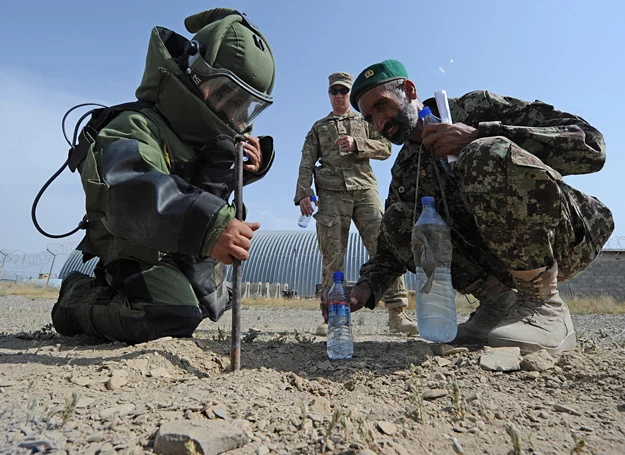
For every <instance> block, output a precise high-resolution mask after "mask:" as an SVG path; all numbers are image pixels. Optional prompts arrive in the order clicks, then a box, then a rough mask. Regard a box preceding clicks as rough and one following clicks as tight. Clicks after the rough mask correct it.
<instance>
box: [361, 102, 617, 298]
mask: <svg viewBox="0 0 625 455" xmlns="http://www.w3.org/2000/svg"><path fill="white" fill-rule="evenodd" d="M424 104H425V105H426V106H429V107H430V108H431V109H432V110H433V111H434V112H437V109H436V103H435V101H434V99H429V100H426V101H425V102H424ZM449 106H450V109H451V114H452V118H453V121H454V122H456V123H464V124H466V125H469V126H472V127H474V128H476V129H477V130H478V134H479V136H478V139H476V140H474V141H473V142H471V143H470V144H469V145H467V146H466V147H465V148H464V149H462V151H461V152H460V154H459V156H458V161H457V162H456V163H455V165H454V176H449V175H447V174H446V173H445V171H444V170H443V168H442V166H441V165H440V163H439V162H438V161H437V160H435V159H433V156H432V153H431V152H430V151H429V150H426V149H425V148H423V149H422V159H421V171H420V179H419V189H418V191H419V199H420V198H421V197H422V196H425V195H431V196H435V197H436V200H437V201H438V210H439V213H441V214H442V215H443V217H445V209H444V205H443V204H442V203H441V202H442V201H441V197H442V195H441V190H440V187H439V184H438V181H437V177H436V169H435V166H437V167H438V173H439V175H440V176H441V180H442V182H443V185H444V190H445V196H446V201H447V205H448V207H449V212H450V218H451V219H450V220H448V222H449V223H450V225H451V228H452V243H453V259H452V280H453V285H454V288H455V289H457V290H463V289H465V288H466V287H467V286H469V285H470V284H472V283H474V282H475V281H477V280H479V279H485V278H486V277H487V275H488V274H492V275H494V276H496V277H497V278H499V280H500V281H502V282H503V283H505V284H507V285H509V286H513V284H512V277H511V275H510V273H509V271H508V270H530V269H537V268H539V267H542V266H545V265H550V264H552V263H553V262H554V261H557V264H558V281H563V280H567V279H569V278H572V277H574V276H575V275H577V274H578V273H580V272H581V271H583V270H584V269H585V268H586V267H587V266H588V265H589V264H590V263H591V262H592V261H593V260H594V259H595V257H596V256H597V254H598V253H599V252H600V251H601V248H602V246H603V245H604V244H605V242H606V241H607V239H608V238H609V236H610V234H611V233H612V230H613V229H614V223H613V220H612V215H611V212H610V210H609V209H608V208H607V207H605V206H604V205H603V204H602V203H601V202H600V201H599V200H597V199H596V198H594V197H592V196H588V195H586V194H584V193H582V192H580V191H578V190H576V189H575V188H572V187H570V186H569V185H567V184H566V183H565V182H564V181H563V179H562V176H566V175H573V174H587V173H592V172H597V171H599V170H600V169H601V168H602V167H603V164H604V162H605V143H604V140H603V137H602V135H601V133H599V132H598V131H597V130H596V129H594V128H593V127H592V126H590V125H589V124H588V123H587V122H586V121H584V120H583V119H582V118H580V117H577V116H575V115H571V114H568V113H565V112H560V111H557V110H555V109H554V108H553V107H552V106H550V105H548V104H545V103H543V102H541V101H535V102H533V103H529V102H525V101H521V100H518V99H514V98H509V97H502V96H499V95H496V94H493V93H489V92H485V91H475V92H471V93H468V94H466V95H464V96H462V97H460V98H455V99H450V100H449ZM419 150H420V145H419V144H416V143H413V142H407V143H406V144H405V145H404V147H403V148H402V149H401V151H400V153H399V155H398V157H397V159H396V161H395V164H394V165H393V168H392V171H391V172H392V181H391V185H390V189H389V196H388V199H387V201H386V212H385V214H384V218H383V221H382V227H381V234H380V238H379V239H378V251H377V254H376V256H375V257H372V258H371V259H370V260H369V261H368V262H367V263H366V264H364V265H363V266H362V268H361V270H360V281H359V283H360V282H366V283H368V284H369V285H370V286H371V289H372V290H373V299H371V300H370V301H369V302H367V306H368V307H371V306H372V305H373V304H374V302H375V300H376V299H377V298H379V297H380V296H381V295H383V293H384V292H385V290H386V289H388V287H389V286H390V284H391V283H392V281H393V280H394V279H395V277H397V276H400V275H402V274H403V273H404V272H405V270H406V269H408V270H411V271H413V272H414V271H415V264H414V260H413V256H412V252H411V248H410V237H411V230H412V224H413V214H414V208H415V186H416V177H417V158H418V153H419ZM417 210H418V211H419V212H420V210H421V203H420V200H419V203H418V207H417Z"/></svg>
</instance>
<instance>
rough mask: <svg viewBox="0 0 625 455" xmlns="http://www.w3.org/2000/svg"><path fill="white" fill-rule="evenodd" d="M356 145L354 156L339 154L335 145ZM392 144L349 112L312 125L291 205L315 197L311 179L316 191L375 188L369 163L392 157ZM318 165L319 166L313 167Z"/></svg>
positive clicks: (327, 117)
mask: <svg viewBox="0 0 625 455" xmlns="http://www.w3.org/2000/svg"><path fill="white" fill-rule="evenodd" d="M344 135H347V136H351V137H353V138H354V140H355V141H356V147H357V151H356V152H345V153H342V152H340V151H339V147H338V145H335V144H334V141H336V140H337V139H338V138H339V137H340V136H344ZM391 149H392V145H391V143H390V142H389V141H388V140H386V139H384V138H383V137H382V136H381V135H380V133H378V132H377V131H376V130H375V129H372V128H370V126H369V124H368V123H367V122H365V120H364V119H363V118H362V115H360V114H358V113H357V112H354V111H352V110H350V111H349V112H348V113H347V114H345V115H342V116H337V115H334V114H333V113H332V112H331V113H330V114H328V115H327V116H326V117H324V118H322V119H321V120H318V121H316V122H315V124H314V125H313V127H312V128H311V130H310V131H309V132H308V134H307V135H306V140H305V142H304V147H303V149H302V160H301V162H300V166H299V177H298V179H297V189H296V191H295V198H294V202H295V205H299V201H300V200H301V199H302V198H305V197H306V196H311V195H313V194H315V192H314V191H313V190H312V182H313V176H314V178H315V185H316V186H317V187H319V188H323V189H327V190H336V191H352V190H364V189H368V188H374V187H377V184H378V183H377V180H376V179H375V175H374V174H373V169H371V165H370V163H369V159H374V160H385V159H387V158H388V157H389V156H391ZM317 162H319V165H318V166H315V164H316V163H317Z"/></svg>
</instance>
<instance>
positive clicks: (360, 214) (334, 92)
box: [294, 72, 417, 336]
mask: <svg viewBox="0 0 625 455" xmlns="http://www.w3.org/2000/svg"><path fill="white" fill-rule="evenodd" d="M328 79H329V82H330V83H329V89H328V94H329V96H330V103H331V105H332V112H330V114H328V115H327V116H325V117H324V118H322V119H321V120H318V121H317V122H315V124H314V125H313V127H312V129H311V130H310V132H309V133H308V134H307V135H306V140H305V142H304V148H303V149H302V160H301V163H300V166H299V177H298V179H297V189H296V192H295V199H294V202H295V205H299V206H300V210H301V213H302V214H312V213H313V212H314V209H313V206H312V203H311V200H310V197H311V196H312V195H314V194H315V192H314V191H313V190H312V180H313V176H314V178H315V188H316V190H317V191H316V192H317V195H318V197H319V202H318V206H319V211H318V213H317V214H316V215H315V219H316V221H317V223H316V224H317V239H318V241H319V250H320V251H321V255H322V262H323V289H322V293H321V295H322V298H321V308H322V313H323V315H324V322H323V323H322V324H321V325H319V327H317V332H316V333H317V335H320V336H324V335H326V334H327V331H328V324H327V314H326V313H327V311H326V309H327V305H326V302H325V296H326V295H327V292H328V290H329V289H330V287H331V286H332V273H333V272H335V271H339V270H341V271H342V270H343V264H344V257H345V252H346V250H347V240H348V237H349V228H350V225H351V222H352V220H354V223H355V224H356V228H357V229H358V232H360V236H361V237H362V240H363V243H364V244H365V247H366V248H367V251H368V252H369V255H374V254H375V252H376V242H377V238H378V234H379V232H380V221H381V220H382V214H383V212H384V207H383V205H382V202H381V201H380V195H379V194H378V183H377V181H376V179H375V175H374V174H373V170H372V169H371V165H370V164H369V159H375V160H385V159H387V158H388V157H389V156H391V149H392V145H391V143H390V142H389V141H387V140H386V139H384V138H383V137H382V136H381V135H380V134H379V133H378V132H377V131H375V129H373V128H370V127H369V125H368V124H367V122H365V121H364V119H363V118H362V116H361V115H360V114H358V113H357V112H354V111H353V110H351V109H350V106H349V93H350V90H351V86H352V80H353V76H352V75H351V74H349V73H344V72H339V73H333V74H331V75H330V76H329V78H328ZM317 162H319V166H315V164H316V163H317ZM382 300H383V301H384V303H385V305H386V308H387V309H388V313H389V328H390V330H393V331H399V332H405V333H409V334H416V333H417V325H416V323H415V322H413V321H412V320H411V319H410V318H409V317H408V316H407V315H406V313H405V312H404V308H406V307H407V306H408V298H407V293H406V289H405V286H404V278H403V276H400V277H399V278H397V280H395V282H394V283H393V285H392V286H391V287H390V288H389V290H388V292H387V293H386V294H385V295H384V297H383V299H382Z"/></svg>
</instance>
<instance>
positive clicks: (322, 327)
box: [315, 322, 328, 337]
mask: <svg viewBox="0 0 625 455" xmlns="http://www.w3.org/2000/svg"><path fill="white" fill-rule="evenodd" d="M315 335H317V336H318V337H327V336H328V323H327V322H322V323H321V324H319V325H318V326H317V330H315Z"/></svg>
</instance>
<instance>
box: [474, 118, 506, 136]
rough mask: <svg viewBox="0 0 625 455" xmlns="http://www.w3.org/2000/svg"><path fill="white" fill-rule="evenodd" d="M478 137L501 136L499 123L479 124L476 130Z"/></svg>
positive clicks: (501, 130)
mask: <svg viewBox="0 0 625 455" xmlns="http://www.w3.org/2000/svg"><path fill="white" fill-rule="evenodd" d="M477 132H478V137H493V136H501V135H502V133H503V128H502V126H501V122H499V121H494V122H480V123H479V125H478V128H477Z"/></svg>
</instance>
